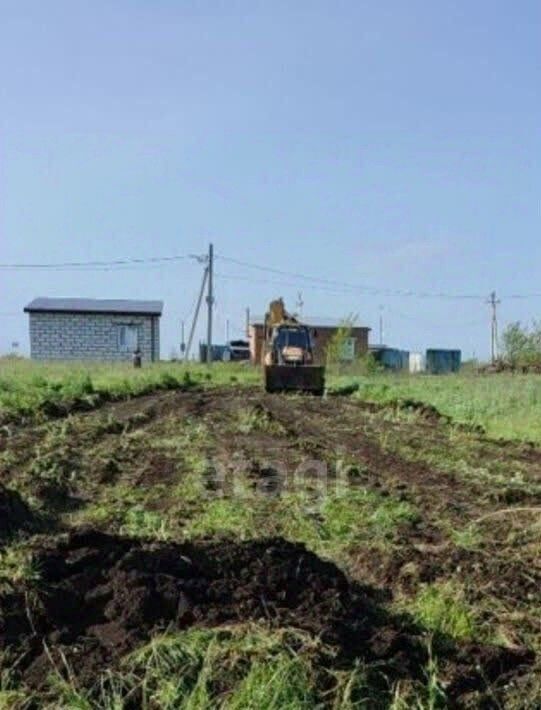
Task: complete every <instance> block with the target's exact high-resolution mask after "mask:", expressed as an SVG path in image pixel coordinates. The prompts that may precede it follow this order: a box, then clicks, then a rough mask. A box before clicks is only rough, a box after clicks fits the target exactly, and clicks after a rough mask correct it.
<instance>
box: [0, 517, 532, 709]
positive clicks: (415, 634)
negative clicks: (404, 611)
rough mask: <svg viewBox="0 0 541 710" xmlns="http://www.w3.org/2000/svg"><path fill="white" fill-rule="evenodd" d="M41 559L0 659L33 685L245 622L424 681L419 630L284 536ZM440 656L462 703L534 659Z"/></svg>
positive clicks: (95, 544)
mask: <svg viewBox="0 0 541 710" xmlns="http://www.w3.org/2000/svg"><path fill="white" fill-rule="evenodd" d="M36 561H37V563H38V566H39V569H40V570H41V572H42V584H41V585H40V588H39V591H38V599H37V601H35V602H34V604H33V606H32V608H31V609H29V608H28V605H27V602H26V600H25V598H24V595H22V594H17V593H13V594H10V595H6V596H4V598H3V599H1V602H0V603H1V608H2V616H1V617H0V651H3V652H11V654H12V655H13V656H14V657H19V658H22V659H23V660H22V661H21V662H20V663H19V666H18V668H19V672H20V673H21V676H22V679H23V680H24V681H25V682H26V684H28V685H29V686H31V687H37V688H39V687H40V686H41V685H42V684H43V683H44V682H45V680H46V679H47V676H48V675H49V674H50V672H51V660H53V661H54V659H57V660H58V661H59V659H60V653H62V654H63V656H64V658H65V659H67V661H68V663H69V664H73V665H74V667H75V664H76V667H77V673H78V676H79V679H80V680H81V682H83V683H88V684H91V683H92V682H93V681H94V679H95V677H96V674H97V673H98V672H100V671H101V670H103V668H107V667H110V666H111V664H112V663H113V662H114V660H115V659H118V658H119V657H120V656H122V655H123V654H125V653H127V652H128V651H130V650H132V649H133V648H135V647H137V646H138V645H140V644H141V643H142V642H144V641H146V640H147V639H148V638H149V636H150V635H151V633H152V632H153V631H158V630H163V629H165V628H169V629H171V628H177V629H182V628H186V627H189V626H192V625H194V624H198V625H204V626H209V625H210V626H216V625H221V624H225V623H228V622H239V621H249V620H264V621H265V622H266V623H269V624H271V625H274V626H295V627H298V628H300V629H303V630H306V631H310V632H312V633H313V634H315V635H318V636H320V637H321V638H322V640H323V641H324V642H326V643H329V644H331V645H333V646H335V647H336V648H337V650H338V654H339V655H338V661H339V662H342V663H343V662H344V661H346V660H350V661H351V660H354V659H362V660H364V661H366V662H368V663H373V662H376V661H377V662H380V663H382V662H384V663H385V667H386V669H387V674H388V677H391V678H400V677H403V678H415V679H419V678H422V675H423V672H424V670H423V669H424V668H425V666H426V662H427V656H426V647H425V645H424V644H423V643H422V642H421V638H420V631H419V629H415V628H414V627H413V626H411V627H409V628H408V627H407V626H406V627H405V626H404V618H394V617H392V616H390V615H389V614H387V613H386V612H385V611H384V610H383V609H381V608H379V607H378V606H377V604H376V603H375V601H374V599H373V597H372V594H371V590H370V589H368V588H364V589H363V588H362V587H361V586H360V585H359V584H355V583H353V582H350V581H349V580H348V579H347V577H346V576H345V575H344V574H343V573H342V572H341V571H340V570H339V569H338V568H337V567H336V566H335V565H333V564H332V563H330V562H325V561H323V560H321V559H320V558H318V557H317V556H316V555H314V554H313V553H311V552H309V551H308V550H307V549H306V548H305V547H304V546H303V545H299V544H294V543H291V542H287V541H286V540H283V539H280V538H277V539H270V540H261V541H257V542H247V543H240V544H223V543H207V544H185V545H172V544H170V545H163V544H162V545H155V544H154V545H149V544H146V545H145V544H141V543H137V542H135V541H133V540H130V539H127V538H122V537H116V536H111V535H106V534H104V533H100V532H97V531H94V530H86V531H81V532H78V533H74V534H71V535H70V536H69V537H68V538H67V539H66V540H63V541H62V542H60V543H59V544H57V545H56V546H55V547H53V548H52V549H48V550H41V551H39V552H37V556H36ZM50 649H52V659H51V650H50ZM445 660H446V664H447V668H446V674H447V676H448V679H449V688H448V696H449V698H450V699H457V698H459V697H460V694H461V693H463V692H464V691H465V690H468V691H471V690H472V689H475V688H479V687H484V686H485V685H486V683H487V682H491V681H494V680H497V679H500V680H501V679H502V678H509V677H511V676H512V675H513V673H514V672H515V671H516V670H517V669H519V668H520V667H524V666H525V665H527V664H529V663H531V661H532V654H531V653H530V652H528V651H527V650H526V649H515V650H509V649H502V648H493V647H483V646H473V645H469V646H458V647H456V648H453V649H452V650H450V651H448V652H447V656H446V658H445ZM59 665H60V664H59ZM382 667H383V665H382Z"/></svg>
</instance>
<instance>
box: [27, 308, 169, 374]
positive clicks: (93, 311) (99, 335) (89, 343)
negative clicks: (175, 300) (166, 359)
mask: <svg viewBox="0 0 541 710" xmlns="http://www.w3.org/2000/svg"><path fill="white" fill-rule="evenodd" d="M24 310H25V312H26V313H28V314H29V317H30V356H31V357H32V359H33V360H105V361H110V360H131V358H132V355H133V352H134V350H135V349H137V348H139V350H140V351H141V354H142V357H143V361H145V360H146V361H147V362H149V361H151V362H153V361H156V360H159V359H160V316H161V314H162V310H163V303H162V301H120V300H106V299H90V298H35V299H34V300H33V301H32V302H31V303H29V304H28V305H27V306H26V308H25V309H24Z"/></svg>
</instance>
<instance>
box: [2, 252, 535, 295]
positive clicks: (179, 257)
mask: <svg viewBox="0 0 541 710" xmlns="http://www.w3.org/2000/svg"><path fill="white" fill-rule="evenodd" d="M189 258H193V255H191V254H175V255H171V256H156V257H126V258H121V259H110V260H90V261H64V262H43V263H23V262H13V263H0V270H5V271H9V270H25V269H28V270H45V271H47V270H49V271H62V270H75V271H94V270H96V271H98V270H99V271H102V270H103V271H114V270H118V271H120V270H126V271H127V270H130V269H134V270H135V269H138V268H149V267H152V266H160V265H164V264H174V263H177V262H179V261H184V260H186V259H189ZM198 258H201V257H198ZM215 259H220V260H221V261H223V262H226V263H230V264H235V265H237V266H241V267H243V268H248V269H254V270H257V271H263V272H267V273H270V274H275V275H277V276H285V277H288V278H292V279H295V283H294V284H289V283H288V284H286V283H283V282H282V285H285V286H289V285H291V286H292V287H295V288H298V287H299V283H298V282H299V281H303V282H306V283H303V288H313V289H314V288H317V289H318V290H329V291H333V290H335V291H337V290H340V292H355V291H357V292H361V293H364V294H367V295H373V296H396V297H406V298H420V299H442V300H484V298H485V296H484V295H483V294H474V293H449V292H445V291H441V292H435V291H419V290H415V289H411V290H405V289H392V288H383V287H378V286H372V285H370V284H365V283H351V282H348V281H342V280H337V279H329V278H325V277H321V276H313V275H309V274H303V273H299V272H295V271H287V270H284V269H278V268H274V267H271V266H266V265H263V264H256V263H252V262H247V261H243V260H242V259H236V258H234V257H229V256H225V255H220V254H218V255H216V256H215ZM221 278H234V279H237V280H249V279H247V278H245V277H244V278H243V277H241V276H230V275H227V274H226V275H221ZM257 282H258V283H260V282H261V281H260V279H257ZM269 283H270V282H269ZM275 283H276V284H277V285H281V282H279V281H276V282H275ZM324 286H325V287H329V288H327V289H323V287H324ZM505 298H508V299H529V298H541V292H530V293H522V294H521V293H513V294H510V295H506V296H505Z"/></svg>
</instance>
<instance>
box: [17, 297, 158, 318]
mask: <svg viewBox="0 0 541 710" xmlns="http://www.w3.org/2000/svg"><path fill="white" fill-rule="evenodd" d="M24 310H25V313H35V312H41V313H109V314H125V313H129V314H130V315H140V316H161V314H162V310H163V301H132V300H120V299H108V298H35V299H34V300H33V301H31V302H30V303H29V304H28V305H27V306H26V307H25V309H24Z"/></svg>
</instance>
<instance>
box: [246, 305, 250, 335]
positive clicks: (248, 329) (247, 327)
mask: <svg viewBox="0 0 541 710" xmlns="http://www.w3.org/2000/svg"><path fill="white" fill-rule="evenodd" d="M246 337H247V338H249V337H250V308H247V309H246Z"/></svg>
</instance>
